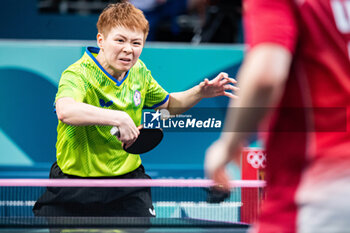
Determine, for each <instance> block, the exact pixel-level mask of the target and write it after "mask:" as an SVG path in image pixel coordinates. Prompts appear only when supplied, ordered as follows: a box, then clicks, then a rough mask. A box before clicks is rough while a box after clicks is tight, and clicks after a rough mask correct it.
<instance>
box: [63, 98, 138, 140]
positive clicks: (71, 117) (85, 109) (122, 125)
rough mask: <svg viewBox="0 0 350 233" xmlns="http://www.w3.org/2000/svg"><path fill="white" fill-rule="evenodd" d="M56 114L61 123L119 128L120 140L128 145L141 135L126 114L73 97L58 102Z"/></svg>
mask: <svg viewBox="0 0 350 233" xmlns="http://www.w3.org/2000/svg"><path fill="white" fill-rule="evenodd" d="M56 114H57V117H58V119H59V120H60V121H62V122H63V123H65V124H69V125H77V126H82V125H111V126H117V127H118V128H119V130H120V138H119V140H120V141H121V142H123V143H126V144H132V143H133V142H134V141H135V140H136V138H137V137H138V135H139V133H140V132H139V129H138V128H137V127H136V125H135V123H134V121H133V120H132V119H131V118H130V116H129V115H128V114H127V113H126V112H123V111H117V110H110V109H103V108H99V107H95V106H92V105H89V104H85V103H80V102H77V101H75V100H74V99H73V98H71V97H63V98H60V99H58V100H57V101H56Z"/></svg>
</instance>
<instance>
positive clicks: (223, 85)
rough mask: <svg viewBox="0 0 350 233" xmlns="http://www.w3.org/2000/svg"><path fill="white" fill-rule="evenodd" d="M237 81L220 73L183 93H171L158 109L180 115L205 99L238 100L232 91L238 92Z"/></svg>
mask: <svg viewBox="0 0 350 233" xmlns="http://www.w3.org/2000/svg"><path fill="white" fill-rule="evenodd" d="M236 83H237V82H236V80H234V79H233V78H230V77H228V74H227V73H220V74H219V75H218V76H216V77H215V78H214V79H212V80H210V81H209V80H208V79H205V80H204V81H202V82H201V83H200V84H198V85H196V86H194V87H192V88H191V89H188V90H186V91H183V92H175V93H170V95H169V100H168V101H167V102H165V103H164V104H163V105H161V106H159V107H158V108H165V109H167V110H169V112H170V114H180V113H183V112H186V111H187V110H188V109H190V108H192V107H193V106H194V105H196V104H197V103H198V102H199V101H200V100H202V99H203V98H211V97H216V96H227V97H229V98H236V97H237V96H236V95H234V94H232V93H231V92H230V91H237V90H238V88H237V87H235V86H233V85H232V84H236Z"/></svg>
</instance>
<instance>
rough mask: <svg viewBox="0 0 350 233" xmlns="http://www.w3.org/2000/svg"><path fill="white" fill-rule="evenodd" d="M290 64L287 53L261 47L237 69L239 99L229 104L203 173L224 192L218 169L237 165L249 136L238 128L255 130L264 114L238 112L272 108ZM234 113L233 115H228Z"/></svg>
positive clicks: (224, 177) (221, 172) (223, 179)
mask: <svg viewBox="0 0 350 233" xmlns="http://www.w3.org/2000/svg"><path fill="white" fill-rule="evenodd" d="M291 61H292V55H291V53H290V52H289V51H288V50H287V49H285V48H284V47H282V46H279V45H273V44H262V45H259V46H257V47H255V48H253V49H252V50H251V51H250V52H249V53H248V54H247V57H246V59H245V61H244V63H243V65H242V68H241V69H240V72H239V74H238V77H239V80H240V85H239V86H240V96H239V97H240V98H239V99H237V100H236V101H230V108H229V111H228V113H227V116H226V121H225V129H224V133H222V134H221V137H220V138H219V140H218V141H216V142H214V143H213V145H212V146H211V147H210V148H209V149H208V150H207V153H206V160H205V169H206V174H207V176H208V177H210V178H213V179H214V181H216V182H217V183H218V184H222V185H223V186H224V187H225V188H226V189H228V187H229V186H228V177H227V175H226V174H225V172H224V169H222V168H223V167H224V166H225V165H226V164H227V163H228V162H229V161H231V160H233V161H237V160H238V156H239V155H240V148H241V143H242V141H244V140H246V139H247V137H248V135H249V133H243V132H239V128H241V127H243V128H249V129H257V127H258V124H259V122H260V120H262V118H263V117H264V115H265V113H266V112H262V111H261V110H259V111H256V112H254V110H252V111H249V114H248V115H247V111H241V110H240V108H246V107H252V108H253V107H259V108H265V109H266V110H267V109H268V108H269V107H273V106H275V104H276V103H277V101H278V100H279V99H280V96H281V93H282V91H283V88H284V85H285V81H286V80H287V77H288V73H289V68H290V65H291ZM232 109H235V110H234V111H230V110H232Z"/></svg>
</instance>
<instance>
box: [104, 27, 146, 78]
mask: <svg viewBox="0 0 350 233" xmlns="http://www.w3.org/2000/svg"><path fill="white" fill-rule="evenodd" d="M99 36H100V37H99ZM97 40H98V44H99V46H100V49H101V52H102V53H101V54H99V55H102V56H100V59H98V60H99V62H101V65H102V66H103V67H104V68H105V69H106V70H107V72H108V73H110V74H111V75H113V76H114V77H116V78H118V76H120V75H121V74H123V73H125V72H127V71H128V70H130V68H131V67H132V66H133V65H135V63H136V62H137V60H138V59H139V57H140V55H141V52H142V49H143V45H144V34H143V32H142V31H133V30H130V29H127V28H124V27H120V26H118V27H115V28H112V29H111V31H110V32H109V33H108V35H106V36H105V37H104V36H103V35H101V34H99V35H98V37H97Z"/></svg>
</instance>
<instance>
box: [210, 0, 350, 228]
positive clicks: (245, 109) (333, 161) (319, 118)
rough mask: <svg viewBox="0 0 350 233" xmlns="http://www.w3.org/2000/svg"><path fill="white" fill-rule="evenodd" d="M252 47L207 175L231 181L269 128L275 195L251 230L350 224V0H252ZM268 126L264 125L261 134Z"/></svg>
mask: <svg viewBox="0 0 350 233" xmlns="http://www.w3.org/2000/svg"><path fill="white" fill-rule="evenodd" d="M243 9H244V17H245V33H246V37H245V39H246V43H247V44H248V46H249V47H248V51H247V54H246V57H245V60H244V63H243V65H242V67H241V70H240V72H239V75H238V79H239V80H240V89H241V90H240V99H238V100H235V101H231V103H230V107H231V108H230V110H229V111H228V114H227V119H226V125H225V129H224V132H223V133H222V135H221V137H220V138H219V140H217V141H216V142H215V143H214V144H213V145H212V146H211V147H210V148H209V149H208V151H207V154H206V161H205V168H206V172H207V175H208V176H209V177H211V178H213V179H214V180H215V182H217V183H218V184H221V185H223V187H224V189H228V179H227V175H226V174H225V165H226V164H227V163H228V162H229V161H231V160H233V161H236V162H239V159H240V149H241V147H242V146H244V143H245V140H246V139H247V137H248V136H249V135H250V133H251V132H256V131H259V132H260V133H263V132H267V134H266V135H265V134H264V136H266V137H265V139H266V140H265V146H266V152H267V171H266V181H267V193H266V194H267V197H266V200H265V202H264V204H263V206H262V212H261V216H260V218H259V222H258V223H257V224H255V225H254V227H253V229H252V232H308V233H310V232H348V231H349V229H350V221H349V219H350V201H349V199H348V197H349V196H350V151H349V148H350V133H349V128H350V127H349V115H347V111H349V106H350V62H349V52H350V15H349V12H350V1H349V0H322V1H321V0H299V1H295V0H274V1H266V0H246V1H244V5H243ZM262 135H263V134H262Z"/></svg>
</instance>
